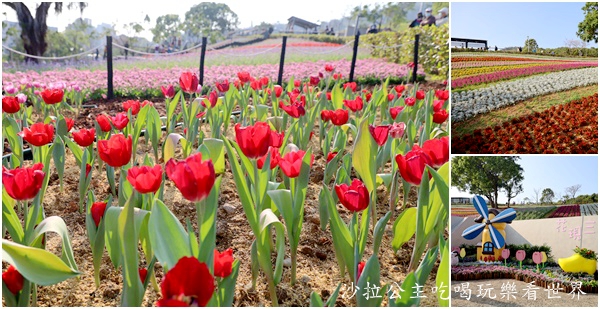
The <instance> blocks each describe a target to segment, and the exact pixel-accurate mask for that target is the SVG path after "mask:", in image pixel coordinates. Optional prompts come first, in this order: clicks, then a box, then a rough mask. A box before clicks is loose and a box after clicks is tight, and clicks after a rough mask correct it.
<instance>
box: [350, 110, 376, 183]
mask: <svg viewBox="0 0 600 309" xmlns="http://www.w3.org/2000/svg"><path fill="white" fill-rule="evenodd" d="M376 157H377V144H376V143H375V140H374V139H373V137H372V136H371V133H369V122H368V120H367V119H365V120H363V121H362V122H361V124H360V129H359V131H358V136H357V137H356V144H355V145H354V149H353V151H352V166H353V167H354V169H355V170H356V172H357V173H358V175H360V178H361V179H362V180H363V182H364V183H365V186H366V187H367V189H368V190H369V192H373V190H375V185H376V179H375V178H376V176H375V168H376V166H375V161H376Z"/></svg>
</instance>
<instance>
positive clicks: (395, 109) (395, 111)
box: [390, 106, 404, 120]
mask: <svg viewBox="0 0 600 309" xmlns="http://www.w3.org/2000/svg"><path fill="white" fill-rule="evenodd" d="M403 110H404V106H395V107H390V116H392V119H394V120H396V117H398V115H399V114H400V113H402V111H403Z"/></svg>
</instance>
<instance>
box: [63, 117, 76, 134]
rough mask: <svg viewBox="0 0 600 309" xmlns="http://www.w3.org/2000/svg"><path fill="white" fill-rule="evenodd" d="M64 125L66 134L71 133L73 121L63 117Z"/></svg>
mask: <svg viewBox="0 0 600 309" xmlns="http://www.w3.org/2000/svg"><path fill="white" fill-rule="evenodd" d="M65 123H66V124H67V132H71V129H73V126H74V125H75V119H71V118H67V117H65Z"/></svg>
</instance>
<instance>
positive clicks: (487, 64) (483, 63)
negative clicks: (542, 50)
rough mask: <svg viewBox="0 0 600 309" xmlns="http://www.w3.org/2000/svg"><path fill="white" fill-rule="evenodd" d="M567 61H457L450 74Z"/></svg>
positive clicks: (453, 64)
mask: <svg viewBox="0 0 600 309" xmlns="http://www.w3.org/2000/svg"><path fill="white" fill-rule="evenodd" d="M564 62H567V60H553V61H551V62H550V61H544V62H540V61H539V60H534V59H530V61H459V62H456V63H454V62H453V63H452V73H454V72H455V71H454V70H455V69H464V68H477V67H494V66H505V65H518V64H530V63H543V64H549V63H564Z"/></svg>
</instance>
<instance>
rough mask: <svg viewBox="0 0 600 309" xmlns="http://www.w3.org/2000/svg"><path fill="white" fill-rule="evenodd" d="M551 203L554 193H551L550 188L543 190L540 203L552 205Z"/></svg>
mask: <svg viewBox="0 0 600 309" xmlns="http://www.w3.org/2000/svg"><path fill="white" fill-rule="evenodd" d="M553 201H554V191H552V189H550V188H546V189H544V191H542V199H541V202H542V203H543V204H552V202H553Z"/></svg>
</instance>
